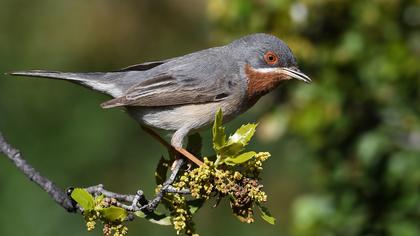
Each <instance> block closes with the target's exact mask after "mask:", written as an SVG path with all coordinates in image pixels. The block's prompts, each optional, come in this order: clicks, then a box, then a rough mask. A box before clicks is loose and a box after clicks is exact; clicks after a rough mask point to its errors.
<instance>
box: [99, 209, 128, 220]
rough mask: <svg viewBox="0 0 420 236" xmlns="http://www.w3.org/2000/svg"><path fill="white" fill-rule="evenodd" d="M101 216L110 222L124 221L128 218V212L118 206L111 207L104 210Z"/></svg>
mask: <svg viewBox="0 0 420 236" xmlns="http://www.w3.org/2000/svg"><path fill="white" fill-rule="evenodd" d="M101 214H102V216H103V217H104V218H105V219H107V220H108V221H110V222H115V221H124V220H125V219H126V218H127V211H126V210H124V209H122V208H121V207H116V206H110V207H107V208H104V209H102V210H101Z"/></svg>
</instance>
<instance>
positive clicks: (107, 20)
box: [0, 0, 420, 236]
mask: <svg viewBox="0 0 420 236" xmlns="http://www.w3.org/2000/svg"><path fill="white" fill-rule="evenodd" d="M419 29H420V2H419V1H418V0H411V1H409V0H407V1H398V0H372V1H365V0H348V1H344V0H343V1H332V0H304V1H291V0H278V1H277V0H252V1H240V0H232V1H227V0H226V1H223V0H215V1H210V0H209V1H204V0H201V1H197V0H183V1H181V0H174V1H169V0H164V1H152V0H149V1H134V0H126V1H115V0H89V1H86V0H72V1H65V0H38V1H26V0H0V71H1V72H7V71H13V70H24V69H50V70H62V71H107V70H116V69H118V68H121V67H124V66H127V65H130V64H136V63H140V62H143V61H151V60H159V59H164V58H169V57H174V56H179V55H182V54H186V53H189V52H193V51H196V50H199V49H203V48H207V47H212V46H217V45H221V44H224V43H227V42H230V41H231V40H233V39H236V38H238V37H240V36H243V35H246V34H248V33H254V32H267V33H271V34H274V35H276V36H278V37H280V38H282V39H283V40H284V41H285V42H287V43H288V44H289V46H290V47H291V48H292V50H293V51H294V53H295V55H296V57H297V58H298V60H299V64H300V65H301V69H302V70H303V71H304V72H306V73H307V74H308V75H310V76H311V78H312V79H313V83H312V84H310V85H306V84H303V83H299V82H297V81H293V82H290V83H287V84H286V85H285V86H283V87H281V88H279V89H277V90H275V92H273V93H271V94H270V95H268V96H266V97H265V98H264V99H262V100H260V102H259V103H257V105H256V106H255V107H254V108H252V109H251V110H250V111H248V112H247V113H246V114H244V115H242V116H241V117H239V118H237V119H236V120H234V121H232V122H231V123H229V124H228V129H229V130H230V131H232V130H234V129H235V128H236V127H238V126H239V125H240V124H242V123H245V122H257V121H258V122H259V123H260V126H259V130H258V134H257V138H255V139H254V141H253V143H252V146H251V147H250V148H252V149H254V150H257V151H270V152H271V153H272V155H273V157H272V158H271V159H270V160H269V161H268V162H267V163H266V165H265V172H264V173H263V178H264V184H265V190H266V192H267V193H268V195H269V201H268V206H269V208H270V209H271V211H272V213H273V215H275V216H276V217H277V220H278V224H277V225H275V226H271V225H268V224H265V223H264V222H263V221H262V220H257V221H256V222H255V223H254V224H251V225H247V224H243V223H240V222H239V221H238V220H237V219H236V218H235V217H234V216H232V215H231V214H230V210H229V207H228V206H227V203H226V202H223V203H222V204H221V205H220V207H218V208H216V209H214V208H211V206H210V205H207V206H205V207H204V208H202V209H201V210H200V211H199V212H198V213H197V216H196V222H197V229H198V232H199V233H201V235H232V234H236V235H244V236H245V235H256V234H258V235H297V236H300V235H304V236H310V235H395V236H397V235H398V236H415V235H420V60H419V59H420V58H419V57H420V31H419ZM106 99H107V97H106V96H104V95H101V94H98V93H94V92H91V91H89V90H87V89H84V88H82V87H79V86H76V85H74V84H71V83H66V82H63V81H53V80H42V79H28V78H15V77H10V76H6V75H0V130H1V131H2V132H3V133H4V135H5V136H6V137H7V139H8V140H9V142H11V143H12V144H13V145H15V146H16V147H18V148H19V149H21V150H22V151H23V154H24V155H25V157H26V158H27V159H28V161H29V162H30V163H31V164H33V165H34V166H35V167H36V168H37V169H39V170H40V171H41V172H42V173H43V174H44V175H46V176H48V177H49V178H51V179H53V180H54V181H55V182H56V183H57V184H58V185H60V186H62V187H68V186H88V185H94V184H98V183H103V184H105V186H106V187H107V188H109V189H112V190H114V191H117V192H131V193H133V192H135V191H136V189H137V188H138V187H139V186H141V187H142V188H143V189H144V190H145V191H146V193H147V194H148V196H150V195H151V194H152V193H153V189H154V177H153V173H154V168H155V166H156V164H157V161H158V158H159V156H160V155H161V154H164V153H165V150H164V149H163V148H162V147H161V146H160V145H159V144H157V143H156V142H155V141H154V140H153V139H152V138H150V137H148V136H147V135H146V134H145V133H144V132H142V131H141V130H140V129H139V127H138V125H137V124H136V123H135V122H134V121H133V120H131V119H130V118H129V117H128V116H126V115H125V114H124V113H123V112H122V111H119V110H117V109H114V110H102V109H101V108H100V107H99V106H98V105H99V104H100V103H101V102H103V101H105V100H106ZM203 136H204V138H205V139H204V143H205V144H206V145H205V146H206V147H205V151H204V153H207V154H211V149H210V146H211V145H210V133H209V132H208V131H207V132H203ZM129 231H130V232H129V235H173V234H174V231H173V229H172V228H171V227H163V226H158V225H153V224H150V223H149V222H147V221H144V220H141V219H140V220H136V221H135V222H132V223H130V224H129ZM101 234H102V233H101V230H100V229H99V228H98V229H96V230H95V232H93V233H88V232H87V231H86V229H85V226H84V222H83V219H82V217H80V215H72V214H67V213H66V212H65V211H63V209H61V208H60V207H58V206H57V205H55V203H53V202H52V201H51V199H50V198H49V197H48V196H47V195H46V193H44V192H43V191H41V190H40V189H39V188H38V187H37V186H35V185H34V184H33V183H31V182H29V181H28V180H27V179H26V178H25V177H23V175H22V174H21V173H19V172H18V171H17V170H16V169H15V168H14V166H13V165H12V164H11V163H10V162H9V161H8V160H7V159H6V158H0V235H16V236H20V235H33V236H35V235H43V236H45V235H101Z"/></svg>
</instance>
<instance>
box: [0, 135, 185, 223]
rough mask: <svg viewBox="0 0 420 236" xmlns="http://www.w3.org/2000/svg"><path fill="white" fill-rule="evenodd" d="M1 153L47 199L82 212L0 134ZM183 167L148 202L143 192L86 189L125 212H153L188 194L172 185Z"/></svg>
mask: <svg viewBox="0 0 420 236" xmlns="http://www.w3.org/2000/svg"><path fill="white" fill-rule="evenodd" d="M0 153H3V154H4V155H5V156H6V157H7V158H8V159H9V160H10V161H11V162H12V163H13V164H14V165H15V166H16V168H17V169H18V170H19V171H21V172H22V173H23V174H24V175H25V176H26V177H27V178H28V179H29V180H31V181H32V182H34V183H36V184H37V185H38V186H39V187H40V188H41V189H42V190H44V191H45V192H46V193H48V195H50V197H51V198H52V199H53V200H54V201H55V202H56V203H57V204H59V205H60V206H61V207H63V208H64V209H65V210H67V211H68V212H78V211H82V209H80V208H78V206H76V204H74V202H73V201H72V200H71V199H70V197H69V196H68V194H67V192H66V191H65V190H63V189H61V188H60V187H58V186H57V185H56V184H55V183H54V182H52V181H51V180H50V179H48V178H46V177H44V176H43V175H41V173H40V172H38V171H37V170H36V169H35V168H34V167H32V166H31V165H30V164H29V163H28V162H27V161H26V160H25V159H24V158H23V155H22V154H21V152H20V151H19V150H18V149H16V148H14V147H13V146H12V145H10V144H9V143H8V142H7V141H6V139H5V138H4V136H3V135H2V133H1V132H0ZM183 164H184V160H182V159H179V160H177V161H176V162H175V164H174V167H173V170H172V173H171V175H170V176H169V178H168V179H167V180H166V181H165V182H164V183H163V184H162V187H161V189H160V191H159V192H158V193H157V194H156V196H155V197H154V198H153V199H151V200H150V201H149V200H147V199H146V197H145V196H144V194H143V191H142V190H138V191H137V192H136V194H133V195H131V194H121V193H114V192H111V191H108V190H106V189H104V187H103V185H102V184H99V185H96V186H91V187H87V188H85V189H86V190H87V191H88V192H89V193H91V194H93V195H101V194H103V195H104V196H105V197H107V198H112V199H115V200H116V201H115V202H113V204H114V205H116V206H119V207H122V208H124V209H125V210H127V211H129V212H135V211H143V212H144V213H146V214H147V213H150V212H153V211H154V210H155V209H156V208H157V206H158V205H159V204H160V202H161V201H162V198H163V196H164V195H165V194H166V193H179V194H189V193H190V191H189V190H188V189H181V190H178V189H175V188H174V187H172V183H173V182H174V181H175V178H176V176H177V174H178V172H179V170H180V169H181V167H182V165H183ZM129 216H130V217H129V219H128V220H132V219H133V217H132V215H129Z"/></svg>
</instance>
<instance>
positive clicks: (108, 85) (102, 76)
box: [8, 70, 124, 97]
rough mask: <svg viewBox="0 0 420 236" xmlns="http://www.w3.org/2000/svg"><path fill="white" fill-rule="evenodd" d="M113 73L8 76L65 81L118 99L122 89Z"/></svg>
mask: <svg viewBox="0 0 420 236" xmlns="http://www.w3.org/2000/svg"><path fill="white" fill-rule="evenodd" d="M113 73H115V72H90V73H73V72H59V71H44V70H29V71H16V72H11V73H8V74H10V75H15V76H25V77H42V78H49V79H60V80H67V81H71V82H75V83H78V84H81V85H84V86H87V87H89V88H92V89H94V90H97V91H99V92H103V93H106V94H109V95H111V96H113V97H119V96H121V95H122V93H123V89H124V88H123V87H122V86H119V85H118V83H117V78H118V76H112V74H113ZM116 73H118V72H116ZM120 73H121V72H120ZM122 85H123V84H122Z"/></svg>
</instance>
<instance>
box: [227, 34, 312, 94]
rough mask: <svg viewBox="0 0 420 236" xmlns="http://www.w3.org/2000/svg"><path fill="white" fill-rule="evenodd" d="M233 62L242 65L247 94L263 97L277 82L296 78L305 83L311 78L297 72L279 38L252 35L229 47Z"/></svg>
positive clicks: (286, 47)
mask: <svg viewBox="0 0 420 236" xmlns="http://www.w3.org/2000/svg"><path fill="white" fill-rule="evenodd" d="M230 48H231V50H232V51H233V52H234V54H235V55H236V56H237V60H239V61H242V62H244V63H243V66H244V67H245V68H244V71H245V74H246V77H247V78H248V80H249V85H248V87H249V88H248V90H251V91H248V92H251V93H255V94H258V95H263V94H265V93H267V92H269V91H271V90H272V89H274V88H275V87H277V85H278V84H280V82H281V81H285V80H290V79H298V80H301V81H303V82H306V83H309V82H311V79H310V78H309V77H308V76H307V75H305V74H304V73H302V72H300V71H299V69H298V67H297V62H296V58H295V56H294V55H293V53H292V51H291V50H290V48H289V47H288V46H287V45H286V43H284V42H283V41H282V40H280V39H279V38H277V37H275V36H272V35H269V34H252V35H248V36H245V37H243V38H240V39H238V40H236V41H234V42H232V43H231V45H230Z"/></svg>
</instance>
